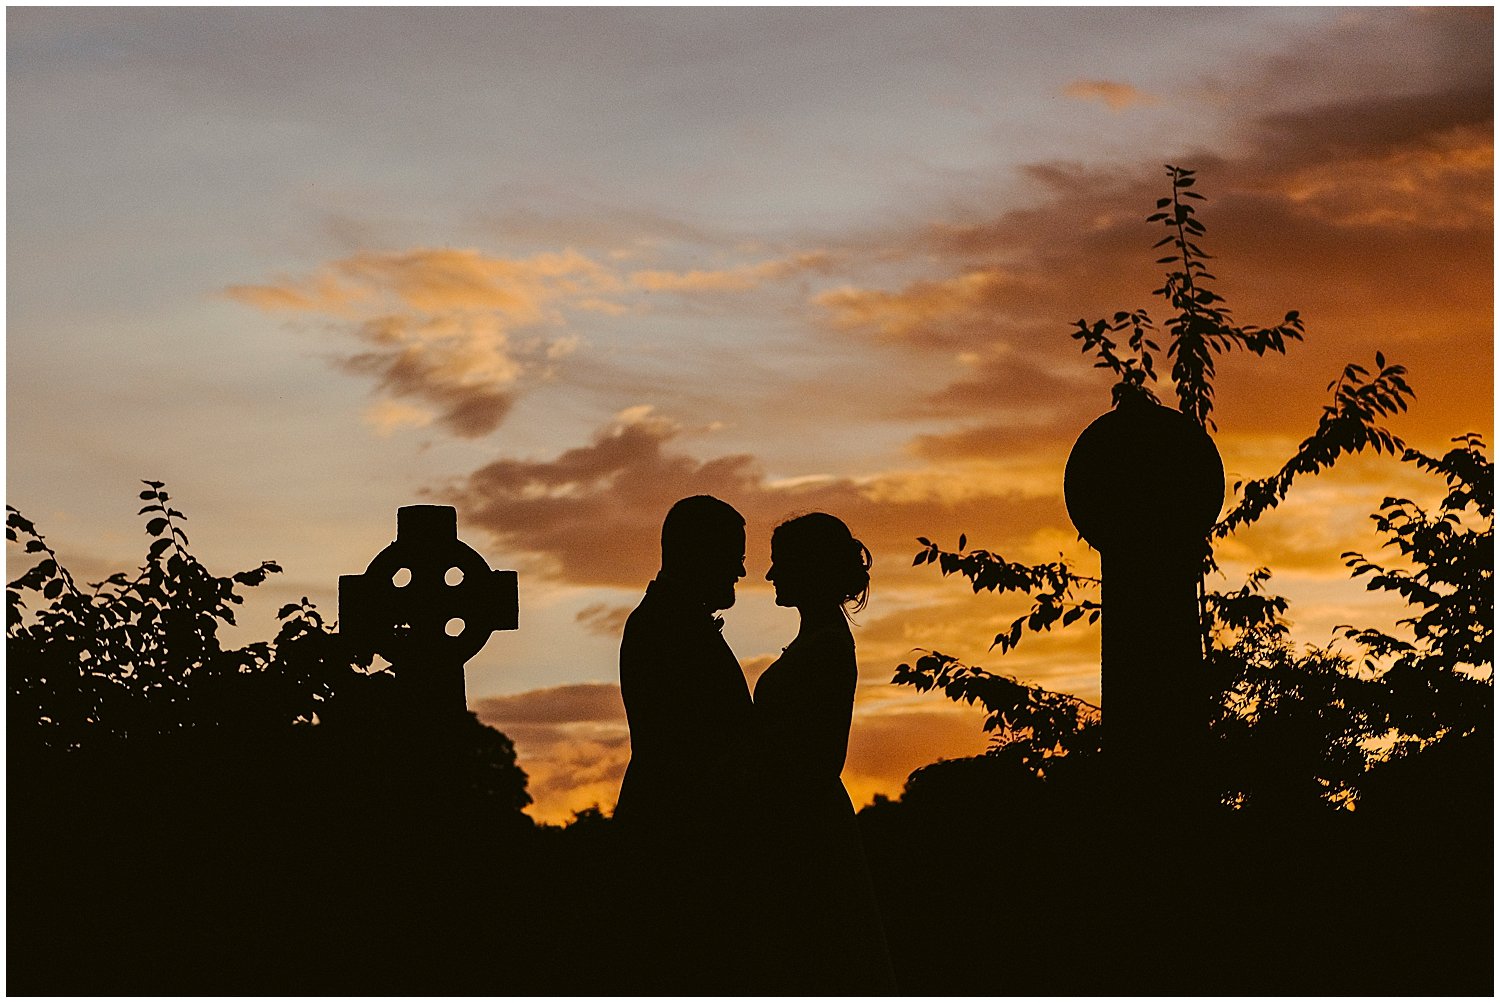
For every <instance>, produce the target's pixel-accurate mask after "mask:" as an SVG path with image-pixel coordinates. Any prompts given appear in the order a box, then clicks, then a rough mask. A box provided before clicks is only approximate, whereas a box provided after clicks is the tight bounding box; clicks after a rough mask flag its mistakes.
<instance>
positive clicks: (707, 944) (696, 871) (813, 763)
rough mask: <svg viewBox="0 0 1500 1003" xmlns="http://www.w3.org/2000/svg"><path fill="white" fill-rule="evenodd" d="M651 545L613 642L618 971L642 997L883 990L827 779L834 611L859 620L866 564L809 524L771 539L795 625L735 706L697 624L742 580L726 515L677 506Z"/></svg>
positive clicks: (837, 661)
mask: <svg viewBox="0 0 1500 1003" xmlns="http://www.w3.org/2000/svg"><path fill="white" fill-rule="evenodd" d="M661 549H662V561H661V571H660V572H659V573H658V574H657V576H656V579H655V580H654V581H653V582H651V584H650V585H649V586H648V587H647V589H646V595H645V597H644V598H643V599H642V600H641V603H640V605H639V606H638V607H636V610H635V612H634V613H632V614H631V616H630V619H629V620H628V621H627V622H626V625H625V633H624V638H623V640H622V642H621V645H620V689H621V692H622V694H623V696H624V700H625V709H626V714H627V716H628V718H629V723H630V742H631V760H630V765H629V767H628V768H627V770H626V772H625V780H624V783H623V785H622V786H621V789H620V799H619V805H618V807H617V808H616V811H615V818H616V820H617V821H618V822H619V824H620V831H621V833H622V834H623V835H624V836H625V837H626V839H627V841H628V846H629V848H630V855H629V857H628V858H627V860H628V866H629V867H631V868H632V870H633V873H632V875H631V880H630V882H629V887H630V889H631V892H630V898H629V900H628V901H629V903H630V905H631V906H632V908H631V910H630V914H629V915H627V916H624V917H622V920H623V921H624V922H625V923H626V924H629V927H628V937H629V939H630V942H631V944H632V949H631V951H630V953H631V954H632V955H633V958H632V961H633V964H634V965H635V971H634V972H633V973H628V974H629V975H630V976H633V981H635V982H637V983H638V988H640V989H641V990H643V991H654V992H658V993H666V992H688V991H697V992H719V993H736V994H739V993H747V992H761V993H765V992H785V993H796V992H801V993H816V994H850V993H859V994H874V993H882V992H891V991H893V986H892V983H891V975H890V962H889V958H888V955H887V953H886V947H885V939H884V935H883V932H882V930H881V925H880V921H879V916H878V913H877V911H876V905H875V900H874V894H873V890H872V887H871V883H870V878H869V873H868V870H867V868H866V864H865V860H864V852H863V849H862V847H861V844H860V839H859V833H858V830H857V828H856V822H855V817H854V809H853V806H852V804H851V803H850V800H849V795H848V793H847V792H846V791H845V790H844V786H843V783H842V782H841V781H840V779H839V774H840V772H841V771H842V770H843V766H844V758H845V754H846V751H847V748H848V742H849V726H850V720H851V716H852V713H853V707H854V688H855V682H856V675H857V672H856V666H855V658H854V638H853V635H852V634H851V633H850V630H849V621H848V616H847V612H846V611H847V610H849V609H853V610H854V611H856V612H857V611H858V610H859V609H862V608H863V607H864V603H865V599H866V597H867V594H868V591H869V584H870V575H869V569H870V552H869V551H868V550H867V549H866V548H865V547H864V545H863V544H861V543H860V542H859V541H858V540H856V539H855V538H854V537H853V535H852V534H851V533H850V532H849V528H848V527H847V526H845V525H844V523H843V522H841V521H840V520H838V519H837V518H835V517H833V516H831V515H827V514H824V513H821V512H815V513H812V514H810V515H804V516H800V517H798V518H796V519H792V520H790V521H789V522H786V523H783V524H782V525H781V526H779V527H777V529H776V531H775V532H774V534H773V535H772V537H771V569H770V571H769V572H768V573H767V575H766V578H767V579H768V580H769V581H771V582H772V584H773V585H774V586H775V589H776V602H777V604H778V605H781V606H790V607H795V608H796V609H797V611H798V613H799V614H800V616H801V626H800V628H799V630H798V632H797V636H796V637H795V638H794V639H793V640H792V642H791V644H789V645H788V646H787V647H786V648H785V649H783V654H782V656H781V657H780V658H778V659H777V660H776V661H775V662H773V663H772V664H771V665H770V667H768V668H767V669H766V670H765V672H764V673H763V674H762V675H761V677H760V679H759V680H758V681H757V683H756V687H755V695H754V698H753V700H752V698H751V695H750V691H749V687H748V686H747V685H746V682H745V676H744V673H743V672H742V671H741V669H740V665H739V661H738V660H737V659H736V658H735V656H734V652H732V651H731V650H730V648H729V645H728V643H726V642H725V640H724V637H723V634H722V633H721V629H722V627H723V621H721V620H719V619H718V618H717V617H716V616H715V615H714V614H715V613H716V612H718V611H719V610H724V609H728V608H729V607H731V606H732V605H734V598H735V597H734V589H735V584H736V583H737V582H738V581H739V579H741V578H743V577H744V575H745V521H744V519H743V517H741V516H740V514H739V513H738V512H737V511H735V510H734V508H733V507H731V506H730V505H728V504H726V503H725V502H722V501H720V500H719V499H717V498H712V497H709V496H707V495H698V496H695V497H692V498H685V499H683V500H682V501H680V502H678V503H677V504H676V505H674V506H672V509H671V511H669V512H668V513H667V517H666V519H665V521H664V522H663V524H662V536H661Z"/></svg>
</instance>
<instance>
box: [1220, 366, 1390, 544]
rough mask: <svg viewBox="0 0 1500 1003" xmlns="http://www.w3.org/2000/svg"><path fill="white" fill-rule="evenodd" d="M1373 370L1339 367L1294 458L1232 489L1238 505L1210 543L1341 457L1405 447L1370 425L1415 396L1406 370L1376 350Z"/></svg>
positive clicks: (1381, 430)
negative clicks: (1330, 399) (1314, 425)
mask: <svg viewBox="0 0 1500 1003" xmlns="http://www.w3.org/2000/svg"><path fill="white" fill-rule="evenodd" d="M1375 368H1376V370H1377V373H1376V375H1375V377H1374V378H1373V379H1371V378H1370V371H1369V370H1368V369H1366V368H1365V367H1364V366H1359V365H1355V364H1354V363H1350V364H1349V365H1347V366H1345V367H1344V371H1343V372H1342V373H1341V374H1340V375H1339V378H1338V379H1336V380H1334V381H1333V382H1332V383H1330V384H1328V389H1329V390H1331V391H1333V402H1332V403H1330V404H1325V405H1324V406H1323V413H1322V415H1321V416H1319V418H1318V427H1317V429H1316V430H1315V431H1314V432H1313V434H1312V435H1310V436H1308V437H1307V438H1306V439H1303V440H1302V442H1301V443H1300V444H1299V445H1298V446H1297V452H1296V454H1295V455H1293V456H1292V458H1291V459H1290V460H1287V461H1286V463H1284V464H1283V465H1282V467H1281V469H1280V470H1278V471H1277V472H1276V473H1275V474H1272V475H1271V476H1270V477H1266V478H1262V479H1260V480H1254V481H1247V482H1244V483H1243V484H1236V485H1234V490H1235V491H1236V492H1237V493H1240V495H1241V497H1240V501H1239V503H1238V504H1237V505H1235V507H1234V508H1233V509H1231V510H1230V512H1229V514H1228V515H1226V516H1225V517H1224V518H1222V519H1220V520H1219V522H1218V524H1217V525H1215V526H1214V530H1213V536H1214V539H1223V538H1224V537H1226V536H1228V535H1229V534H1230V533H1232V532H1234V531H1235V530H1236V529H1238V528H1239V527H1240V526H1243V525H1247V524H1249V523H1252V522H1254V521H1255V520H1257V519H1259V518H1260V517H1261V516H1262V515H1264V514H1265V513H1266V512H1268V511H1270V510H1271V509H1273V508H1275V507H1276V506H1277V505H1280V504H1281V502H1282V501H1283V500H1284V499H1285V498H1286V496H1287V492H1288V491H1290V490H1291V487H1292V482H1293V481H1295V480H1296V479H1297V478H1298V477H1300V476H1302V475H1304V474H1316V473H1318V472H1319V471H1321V470H1326V469H1328V468H1330V467H1332V466H1333V465H1334V463H1335V462H1337V461H1338V459H1339V457H1341V456H1344V455H1346V454H1351V453H1358V452H1362V451H1363V450H1364V449H1365V448H1366V447H1368V448H1371V449H1374V450H1375V452H1376V453H1393V454H1394V453H1398V452H1401V451H1402V450H1404V449H1405V444H1404V443H1402V441H1401V440H1400V439H1399V438H1397V437H1396V436H1395V435H1393V434H1391V432H1390V431H1389V430H1387V429H1385V428H1384V427H1382V426H1380V425H1377V424H1376V423H1375V422H1376V420H1377V419H1380V418H1385V417H1388V416H1390V415H1393V414H1395V413H1396V412H1398V411H1405V410H1406V408H1407V402H1408V401H1409V400H1411V399H1412V397H1414V396H1415V394H1414V393H1413V392H1412V389H1411V387H1410V386H1409V385H1408V384H1407V382H1406V367H1405V366H1395V365H1387V364H1386V361H1385V356H1384V355H1382V354H1381V353H1380V352H1376V353H1375Z"/></svg>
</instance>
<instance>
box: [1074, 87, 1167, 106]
mask: <svg viewBox="0 0 1500 1003" xmlns="http://www.w3.org/2000/svg"><path fill="white" fill-rule="evenodd" d="M1063 93H1064V94H1066V95H1067V96H1068V97H1070V98H1077V99H1078V100H1080V101H1100V102H1103V103H1104V104H1105V105H1108V106H1109V110H1110V111H1124V110H1125V109H1126V108H1133V107H1135V106H1137V105H1149V104H1156V103H1157V101H1158V99H1157V98H1156V96H1155V95H1152V94H1147V93H1146V92H1145V91H1142V90H1139V89H1137V88H1136V87H1134V86H1132V85H1131V84H1125V83H1120V82H1119V81H1117V80H1074V81H1073V82H1072V83H1070V84H1068V85H1067V86H1066V87H1064V88H1063Z"/></svg>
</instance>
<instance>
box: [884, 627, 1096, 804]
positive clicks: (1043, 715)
mask: <svg viewBox="0 0 1500 1003" xmlns="http://www.w3.org/2000/svg"><path fill="white" fill-rule="evenodd" d="M893 682H895V683H898V684H901V685H906V686H912V687H915V688H916V690H917V691H918V692H921V693H925V692H927V691H929V690H939V691H941V692H942V693H943V695H944V696H946V697H947V698H948V699H949V700H953V701H955V702H960V701H961V702H963V703H967V704H970V705H973V704H978V705H979V706H980V707H982V708H984V711H985V719H984V730H985V731H986V732H989V733H990V734H991V735H992V736H993V740H992V745H991V748H992V750H999V749H1005V750H1007V751H1008V752H1010V753H1011V754H1016V753H1017V752H1019V758H1020V760H1021V762H1022V764H1023V765H1024V766H1025V767H1026V768H1027V769H1029V770H1031V771H1032V772H1034V773H1036V774H1038V775H1042V774H1044V773H1045V772H1046V766H1047V761H1048V760H1052V759H1054V758H1057V757H1060V756H1068V755H1088V754H1091V753H1094V752H1097V751H1098V749H1099V735H1100V732H1099V720H1100V717H1099V708H1098V707H1096V706H1094V705H1093V704H1091V703H1089V702H1088V701H1086V700H1082V699H1080V698H1078V697H1075V696H1072V695H1070V694H1067V693H1057V692H1054V691H1052V690H1048V689H1043V688H1042V687H1040V686H1031V685H1028V684H1026V683H1023V682H1021V681H1020V680H1018V679H1016V678H1015V677H1014V676H1005V675H999V674H997V673H993V672H987V671H985V670H984V669H982V668H980V667H978V666H976V665H965V664H964V663H962V662H960V661H959V660H958V659H956V658H954V657H953V656H951V655H945V654H943V653H942V652H939V651H928V652H925V653H924V654H923V655H922V657H920V658H918V659H917V660H916V663H915V664H914V665H907V664H902V665H899V666H897V668H896V677H895V679H894V680H893Z"/></svg>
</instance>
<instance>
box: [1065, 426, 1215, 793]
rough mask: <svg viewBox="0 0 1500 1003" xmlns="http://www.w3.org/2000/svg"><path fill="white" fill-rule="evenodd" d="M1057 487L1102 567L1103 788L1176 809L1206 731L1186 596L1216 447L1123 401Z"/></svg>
mask: <svg viewBox="0 0 1500 1003" xmlns="http://www.w3.org/2000/svg"><path fill="white" fill-rule="evenodd" d="M1063 490H1064V496H1065V498H1066V501H1067V506H1068V515H1069V517H1070V518H1071V519H1072V520H1073V525H1074V526H1076V527H1077V529H1078V532H1079V534H1080V535H1081V536H1082V537H1083V538H1084V539H1085V540H1086V541H1088V542H1089V544H1091V545H1092V546H1093V547H1094V548H1095V549H1097V550H1098V551H1099V553H1100V555H1101V559H1102V565H1103V582H1104V584H1103V590H1102V591H1103V597H1102V603H1103V606H1104V612H1103V616H1102V618H1101V625H1102V635H1103V636H1102V645H1101V647H1102V651H1101V659H1100V663H1101V669H1100V690H1101V707H1102V711H1103V728H1104V731H1103V736H1104V737H1103V750H1104V757H1105V759H1104V761H1105V764H1106V769H1107V772H1108V774H1109V775H1110V778H1111V783H1110V787H1111V789H1113V790H1114V791H1115V792H1117V793H1118V794H1119V795H1121V797H1122V798H1124V799H1125V800H1127V801H1128V802H1129V803H1131V804H1133V805H1136V806H1139V807H1141V808H1146V807H1149V806H1156V807H1162V806H1169V805H1173V804H1176V805H1185V804H1186V803H1187V802H1188V801H1190V800H1191V799H1192V798H1193V796H1194V793H1195V792H1196V790H1197V786H1198V784H1197V777H1196V776H1195V773H1196V767H1197V766H1198V765H1199V764H1200V763H1201V762H1202V759H1203V751H1204V747H1205V745H1206V741H1207V731H1208V706H1209V705H1208V702H1207V697H1208V693H1207V688H1206V685H1205V679H1204V674H1203V657H1202V647H1201V644H1202V642H1201V630H1200V625H1199V613H1198V598H1197V590H1198V584H1199V582H1200V580H1201V576H1202V567H1203V564H1202V562H1203V558H1204V556H1205V554H1206V553H1207V549H1206V548H1207V543H1206V539H1207V535H1208V532H1209V530H1210V529H1211V528H1212V527H1213V524H1214V520H1215V519H1216V518H1217V517H1218V514H1219V510H1220V509H1221V507H1222V506H1223V501H1224V464H1223V462H1222V461H1221V460H1220V458H1219V451H1218V449H1217V448H1216V447H1215V446H1214V443H1213V440H1212V439H1211V438H1209V436H1208V434H1207V433H1206V432H1204V431H1203V429H1202V428H1200V427H1199V426H1198V425H1197V424H1196V423H1195V422H1193V421H1192V419H1190V418H1188V417H1187V416H1186V415H1184V414H1182V413H1181V412H1180V411H1176V410H1173V409H1171V408H1167V407H1162V406H1161V405H1159V404H1153V403H1151V402H1150V401H1147V400H1145V399H1144V398H1141V397H1136V398H1126V399H1125V400H1123V401H1122V402H1121V403H1120V404H1119V405H1118V406H1117V407H1116V408H1115V409H1114V410H1112V411H1110V412H1109V413H1107V414H1105V415H1102V416H1101V417H1099V418H1098V419H1096V420H1095V421H1094V422H1093V423H1092V424H1091V425H1089V426H1088V428H1086V429H1084V431H1083V434H1081V435H1080V436H1079V437H1078V441H1077V443H1075V444H1074V446H1073V452H1072V454H1071V455H1070V456H1069V457H1068V466H1067V472H1066V474H1065V476H1064V482H1063Z"/></svg>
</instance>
